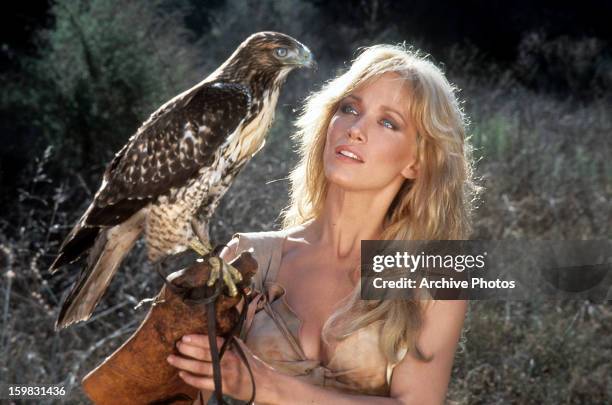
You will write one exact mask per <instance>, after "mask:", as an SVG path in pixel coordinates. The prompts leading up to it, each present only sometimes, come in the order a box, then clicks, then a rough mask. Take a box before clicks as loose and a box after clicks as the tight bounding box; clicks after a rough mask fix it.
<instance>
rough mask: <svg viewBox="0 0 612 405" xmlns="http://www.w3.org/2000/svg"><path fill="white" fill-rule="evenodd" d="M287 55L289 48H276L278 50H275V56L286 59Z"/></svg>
mask: <svg viewBox="0 0 612 405" xmlns="http://www.w3.org/2000/svg"><path fill="white" fill-rule="evenodd" d="M287 53H288V51H287V48H276V49H275V50H274V54H275V55H276V56H278V57H279V58H284V57H286V56H287Z"/></svg>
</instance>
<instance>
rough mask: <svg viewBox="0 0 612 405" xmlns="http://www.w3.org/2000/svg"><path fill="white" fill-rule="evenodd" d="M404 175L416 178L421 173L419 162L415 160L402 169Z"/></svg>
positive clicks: (408, 177)
mask: <svg viewBox="0 0 612 405" xmlns="http://www.w3.org/2000/svg"><path fill="white" fill-rule="evenodd" d="M401 173H402V176H404V177H405V178H407V179H416V178H417V176H418V174H419V163H418V162H417V161H416V160H415V161H414V162H412V163H410V164H409V165H408V166H406V167H404V169H403V170H402V171H401Z"/></svg>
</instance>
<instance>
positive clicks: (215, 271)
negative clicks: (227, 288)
mask: <svg viewBox="0 0 612 405" xmlns="http://www.w3.org/2000/svg"><path fill="white" fill-rule="evenodd" d="M220 262H221V259H219V258H218V257H211V258H209V259H208V263H209V264H210V277H208V281H207V282H206V285H207V286H209V287H212V286H213V285H215V282H216V281H217V279H218V278H219V275H220V273H221V263H220Z"/></svg>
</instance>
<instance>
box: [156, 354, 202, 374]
mask: <svg viewBox="0 0 612 405" xmlns="http://www.w3.org/2000/svg"><path fill="white" fill-rule="evenodd" d="M166 360H167V361H168V363H170V364H171V365H173V366H174V367H177V368H180V369H182V370H185V371H189V372H192V373H194V374H200V375H202V376H212V374H213V369H212V363H207V362H203V361H199V360H191V359H187V358H185V357H181V356H175V355H173V354H171V355H170V356H168V358H167V359H166Z"/></svg>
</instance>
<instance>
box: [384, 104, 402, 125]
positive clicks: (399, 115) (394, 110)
mask: <svg viewBox="0 0 612 405" xmlns="http://www.w3.org/2000/svg"><path fill="white" fill-rule="evenodd" d="M380 109H381V110H383V111H386V112H390V113H392V114H395V115H397V116H398V117H399V118H400V119H401V120H402V122H403V123H404V124H406V120H405V119H404V115H403V114H402V113H400V112H399V111H397V110H396V109H394V108H391V107H388V106H386V105H383V106H381V107H380Z"/></svg>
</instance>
